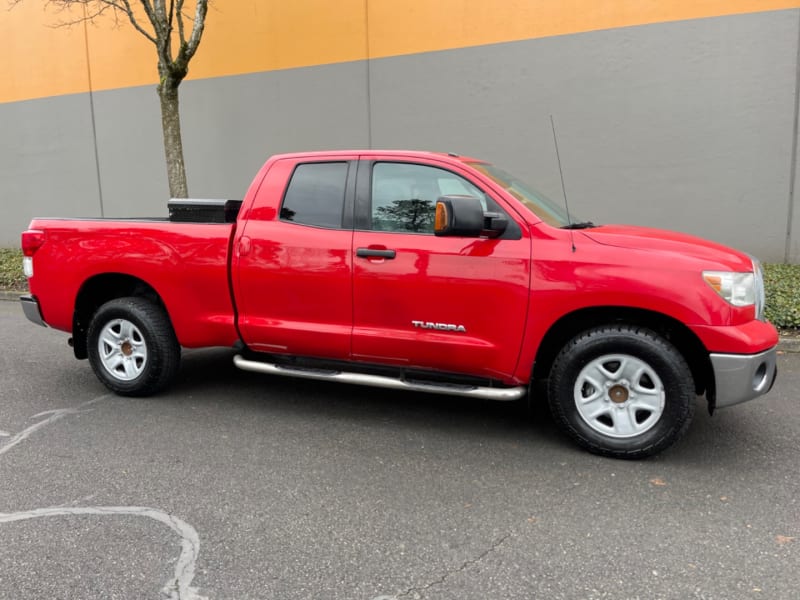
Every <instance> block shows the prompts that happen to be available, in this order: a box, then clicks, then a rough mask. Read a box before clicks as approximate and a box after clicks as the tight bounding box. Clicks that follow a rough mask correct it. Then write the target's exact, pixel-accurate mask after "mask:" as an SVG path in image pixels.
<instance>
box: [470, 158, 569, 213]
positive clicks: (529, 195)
mask: <svg viewBox="0 0 800 600" xmlns="http://www.w3.org/2000/svg"><path fill="white" fill-rule="evenodd" d="M469 165H470V166H471V167H472V168H474V169H476V170H478V171H480V172H481V173H483V174H484V175H486V176H487V177H489V178H490V179H492V180H493V181H494V182H495V183H497V184H498V185H500V186H502V187H503V188H504V189H505V190H506V191H507V192H509V193H510V194H511V195H512V196H514V197H515V198H516V199H517V200H519V201H520V202H522V203H523V204H524V205H525V206H527V207H528V208H529V209H530V210H531V212H532V213H533V214H535V215H536V216H537V217H539V218H540V219H541V220H542V221H544V222H545V223H547V224H548V225H552V226H553V227H567V226H569V225H570V221H571V222H572V224H573V225H575V224H582V223H581V222H580V220H579V219H576V218H575V216H574V215H570V217H571V218H570V219H568V218H567V211H566V210H565V209H564V208H563V207H562V206H559V205H558V204H556V203H555V202H553V201H552V200H550V198H548V197H547V196H545V195H544V194H543V193H541V192H540V191H538V190H537V189H535V188H533V187H531V186H530V185H528V184H527V183H525V182H523V181H520V180H519V179H517V178H516V177H514V176H513V175H511V174H510V173H506V172H505V171H503V169H499V168H498V167H495V166H494V165H490V164H489V163H485V162H471V163H469Z"/></svg>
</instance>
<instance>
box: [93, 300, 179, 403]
mask: <svg viewBox="0 0 800 600" xmlns="http://www.w3.org/2000/svg"><path fill="white" fill-rule="evenodd" d="M101 336H103V340H102V341H101ZM87 340H88V342H87V343H88V351H89V363H90V364H91V365H92V369H93V370H94V373H95V375H97V378H98V379H99V380H100V381H102V382H103V384H104V385H105V386H106V387H107V388H108V389H110V390H111V391H113V392H115V393H117V394H119V395H120V396H150V395H152V394H155V393H156V392H159V391H161V390H163V389H164V388H166V387H167V386H168V385H169V384H170V383H171V382H172V380H173V379H174V377H175V375H176V373H177V371H178V366H179V364H180V358H181V347H180V345H179V344H178V340H177V338H176V337H175V331H174V330H173V329H172V324H171V323H170V320H169V317H168V316H167V314H166V312H165V311H164V309H163V308H161V307H160V306H159V305H158V304H156V303H155V302H152V301H150V300H147V299H145V298H136V297H131V298H118V299H116V300H111V301H110V302H106V303H105V304H103V305H102V306H101V307H100V308H99V309H98V310H97V312H96V313H95V314H94V316H93V317H92V321H91V323H89V332H88V337H87ZM117 362H119V364H118V365H116V364H115V363H117Z"/></svg>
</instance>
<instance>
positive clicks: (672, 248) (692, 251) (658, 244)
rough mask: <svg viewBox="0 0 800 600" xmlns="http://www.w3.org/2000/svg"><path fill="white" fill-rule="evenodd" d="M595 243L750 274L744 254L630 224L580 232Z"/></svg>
mask: <svg viewBox="0 0 800 600" xmlns="http://www.w3.org/2000/svg"><path fill="white" fill-rule="evenodd" d="M581 233H582V234H583V235H585V236H586V237H588V238H589V239H591V240H592V241H594V242H597V243H598V244H603V245H606V246H616V247H617V248H628V249H632V250H643V251H645V252H653V253H658V254H663V253H667V254H675V255H680V256H682V257H686V256H692V257H694V258H697V259H699V260H701V261H704V262H708V263H712V264H724V265H725V266H726V267H727V268H730V269H732V270H735V271H741V272H744V271H750V270H751V269H752V268H753V267H752V260H751V258H750V257H749V256H748V255H747V254H745V253H744V252H740V251H738V250H734V249H733V248H730V247H728V246H724V245H722V244H718V243H716V242H712V241H709V240H705V239H703V238H699V237H696V236H693V235H688V234H686V233H678V232H676V231H667V230H665V229H652V228H649V227H637V226H634V225H601V226H599V227H594V228H592V229H584V230H582V231H581Z"/></svg>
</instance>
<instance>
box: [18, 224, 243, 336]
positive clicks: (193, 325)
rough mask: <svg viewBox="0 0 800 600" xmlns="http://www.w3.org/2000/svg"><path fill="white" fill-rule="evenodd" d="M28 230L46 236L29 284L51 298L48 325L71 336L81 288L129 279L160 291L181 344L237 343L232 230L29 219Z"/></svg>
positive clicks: (226, 226)
mask: <svg viewBox="0 0 800 600" xmlns="http://www.w3.org/2000/svg"><path fill="white" fill-rule="evenodd" d="M31 229H39V230H42V231H46V232H47V241H46V243H44V244H43V245H42V247H41V249H40V250H39V251H38V253H37V256H36V261H35V263H34V264H35V276H34V277H33V278H32V279H31V280H30V284H31V292H32V293H33V294H34V295H35V294H36V291H37V284H38V282H40V281H47V282H48V284H47V285H48V289H49V292H48V294H49V295H50V296H51V297H52V298H51V300H50V301H49V302H48V303H47V305H46V306H43V307H42V310H43V317H44V319H45V321H46V322H47V323H48V324H49V325H50V326H51V327H54V328H56V329H61V330H63V331H68V332H71V331H72V328H73V307H75V306H76V304H78V303H79V301H80V299H79V296H80V293H81V290H83V289H86V288H87V286H91V285H99V286H100V287H110V286H113V285H119V284H120V283H119V282H120V281H121V280H123V279H124V280H126V281H130V280H132V279H135V280H139V281H141V282H142V284H144V285H145V286H149V287H150V288H152V289H154V290H161V298H162V301H163V303H164V306H165V308H166V310H167V312H168V313H169V316H170V319H171V320H172V323H173V326H174V328H175V332H176V334H177V336H178V340H179V341H180V343H181V345H182V346H185V347H196V346H208V345H221V346H230V345H231V344H233V343H234V342H235V341H236V340H237V339H238V336H237V334H236V328H235V325H234V308H233V302H232V300H231V295H230V285H229V279H228V260H229V249H230V243H231V238H232V234H233V231H234V229H235V225H233V224H230V223H199V222H183V221H181V222H174V221H169V220H166V219H34V221H33V222H32V223H31ZM122 273H124V274H125V275H117V276H116V278H115V275H114V274H122ZM209 342H211V344H209Z"/></svg>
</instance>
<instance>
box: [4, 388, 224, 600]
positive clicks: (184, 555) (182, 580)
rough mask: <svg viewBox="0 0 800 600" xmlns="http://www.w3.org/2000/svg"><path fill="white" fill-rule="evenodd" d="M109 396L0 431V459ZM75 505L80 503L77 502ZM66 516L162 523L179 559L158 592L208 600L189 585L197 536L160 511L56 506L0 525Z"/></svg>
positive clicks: (178, 599) (11, 516) (182, 599)
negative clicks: (176, 542)
mask: <svg viewBox="0 0 800 600" xmlns="http://www.w3.org/2000/svg"><path fill="white" fill-rule="evenodd" d="M110 396H111V394H103V395H102V396H98V397H97V398H92V399H91V400H87V401H86V402H84V403H83V404H79V405H78V406H76V407H73V408H59V409H56V410H46V411H44V412H40V413H38V414H35V415H33V416H32V417H31V419H38V418H40V417H46V418H45V419H43V420H41V421H39V422H38V423H34V424H33V425H31V426H30V427H28V428H26V429H24V430H23V431H21V432H19V433H18V434H16V435H14V436H11V434H9V433H7V432H5V431H0V437H11V439H10V440H8V442H6V443H5V444H4V445H2V446H0V455H3V454H5V453H6V452H8V451H9V450H11V449H12V448H13V447H15V446H17V445H18V444H20V443H21V442H23V441H25V440H26V439H28V438H29V437H30V436H31V435H32V434H33V433H35V432H37V431H39V430H40V429H42V428H43V427H47V426H48V425H52V424H53V423H55V422H56V421H58V420H59V419H63V418H64V417H66V416H67V415H75V414H78V413H82V412H86V408H87V407H88V406H91V405H92V404H96V403H97V402H100V401H101V400H105V399H106V398H109V397H110ZM94 496H95V494H92V495H90V496H86V497H85V498H83V500H91V499H92V498H94ZM78 502H80V500H79V501H78ZM72 504H75V503H72ZM69 515H100V516H108V515H118V516H119V515H127V516H135V517H147V518H150V519H153V520H155V521H158V522H159V523H163V524H164V525H166V526H167V527H169V528H170V529H172V531H174V532H175V533H177V534H178V536H180V538H181V555H180V556H179V557H178V562H177V563H176V564H175V576H174V577H173V578H172V579H170V580H169V581H167V583H166V584H165V585H164V587H163V589H162V590H161V591H162V592H163V593H164V595H165V597H166V598H168V599H169V600H208V598H206V597H205V596H201V595H200V594H199V593H198V590H197V588H195V587H192V585H191V583H192V580H193V579H194V574H195V569H196V566H197V557H198V555H199V554H200V536H199V535H197V531H196V530H195V528H194V527H192V526H191V525H189V524H188V523H187V522H186V521H184V520H182V519H179V518H178V517H175V516H173V515H170V514H167V513H165V512H164V511H161V510H158V509H155V508H147V507H144V506H57V507H53V508H36V509H33V510H27V511H21V512H13V513H0V523H11V522H14V521H26V520H29V519H37V518H41V517H57V516H69Z"/></svg>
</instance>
